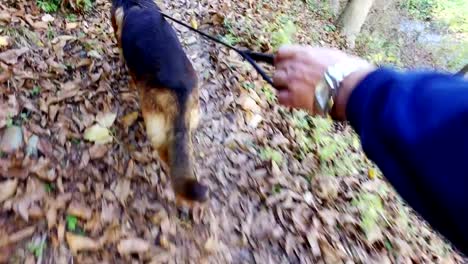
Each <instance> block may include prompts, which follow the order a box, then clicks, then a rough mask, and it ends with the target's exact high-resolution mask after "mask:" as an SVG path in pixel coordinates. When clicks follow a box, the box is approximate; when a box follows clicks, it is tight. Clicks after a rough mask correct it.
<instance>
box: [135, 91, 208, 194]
mask: <svg viewBox="0 0 468 264" xmlns="http://www.w3.org/2000/svg"><path fill="white" fill-rule="evenodd" d="M138 86H139V87H138V90H139V93H140V97H141V108H142V111H143V118H144V120H145V126H146V132H147V134H148V138H149V139H150V141H151V144H152V145H153V147H154V148H155V149H156V150H157V151H158V153H159V156H160V158H161V160H162V161H163V162H164V163H165V164H167V165H168V167H169V174H170V177H171V183H172V186H173V188H174V191H175V194H176V196H177V198H179V199H181V200H182V201H187V202H204V201H206V200H207V199H208V195H209V190H208V188H207V187H206V186H204V185H202V184H201V183H199V182H198V181H197V179H196V177H195V175H194V172H193V147H192V137H191V136H192V129H193V128H194V127H195V126H196V123H197V119H198V118H197V116H198V97H197V90H196V89H194V90H193V91H192V92H188V91H184V92H182V91H179V92H177V91H175V90H174V89H167V88H154V87H152V86H145V85H141V84H140V85H138Z"/></svg>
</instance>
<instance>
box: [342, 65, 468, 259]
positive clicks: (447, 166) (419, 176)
mask: <svg viewBox="0 0 468 264" xmlns="http://www.w3.org/2000/svg"><path fill="white" fill-rule="evenodd" d="M346 113H347V117H348V120H349V121H350V123H351V125H352V126H353V128H354V129H355V130H356V132H357V133H358V134H359V136H360V137H361V141H362V145H363V149H364V151H365V153H366V154H367V156H368V157H369V158H370V159H371V160H373V161H374V162H375V163H376V164H377V166H378V167H379V168H380V169H381V170H382V172H383V174H384V175H385V177H386V178H387V179H388V180H389V182H390V183H391V184H392V185H393V186H394V187H395V188H396V190H397V191H398V192H399V194H400V195H401V196H402V197H403V199H405V200H406V202H407V203H408V204H409V205H411V206H412V207H413V208H414V209H415V210H416V211H417V212H418V213H419V214H420V215H421V216H423V217H424V218H425V219H426V220H427V221H428V222H429V223H430V224H431V225H432V226H433V227H434V228H436V229H437V230H438V231H439V232H440V233H442V234H443V235H445V236H446V237H447V238H448V239H449V240H450V241H451V242H452V243H453V244H454V245H455V246H456V247H457V248H458V249H459V250H461V251H462V252H464V253H468V82H467V81H464V80H463V79H462V78H459V77H453V76H449V75H444V74H436V73H422V72H421V73H417V72H413V73H399V72H396V71H393V70H390V69H384V68H382V69H378V70H376V71H375V72H373V73H371V74H370V75H368V76H367V77H366V78H365V79H364V80H363V81H362V82H361V83H360V84H359V85H358V87H356V88H355V90H354V91H353V92H352V94H351V97H350V99H349V102H348V106H347V109H346Z"/></svg>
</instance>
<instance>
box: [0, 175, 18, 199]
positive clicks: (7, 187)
mask: <svg viewBox="0 0 468 264" xmlns="http://www.w3.org/2000/svg"><path fill="white" fill-rule="evenodd" d="M16 187H18V180H17V179H14V180H7V181H3V182H0V203H3V202H4V201H5V200H6V199H8V198H10V197H12V196H13V195H14V194H15V192H16Z"/></svg>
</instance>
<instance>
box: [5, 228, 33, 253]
mask: <svg viewBox="0 0 468 264" xmlns="http://www.w3.org/2000/svg"><path fill="white" fill-rule="evenodd" d="M34 231H36V227H35V226H31V227H26V228H24V229H22V230H20V231H17V232H15V233H13V234H10V235H7V236H1V237H0V248H2V247H4V246H7V245H9V244H14V243H17V242H20V241H22V240H24V239H26V238H28V237H30V236H32V235H33V234H34Z"/></svg>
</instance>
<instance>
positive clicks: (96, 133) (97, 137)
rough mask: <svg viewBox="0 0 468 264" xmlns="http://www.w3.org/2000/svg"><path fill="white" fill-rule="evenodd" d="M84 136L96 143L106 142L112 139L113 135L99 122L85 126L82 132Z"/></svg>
mask: <svg viewBox="0 0 468 264" xmlns="http://www.w3.org/2000/svg"><path fill="white" fill-rule="evenodd" d="M84 138H85V139H86V140H88V141H91V142H95V143H97V144H107V143H111V142H112V141H113V137H112V135H111V134H110V131H109V129H107V128H106V127H103V126H101V125H99V124H95V125H93V126H91V127H89V128H87V129H86V131H85V133H84Z"/></svg>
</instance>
